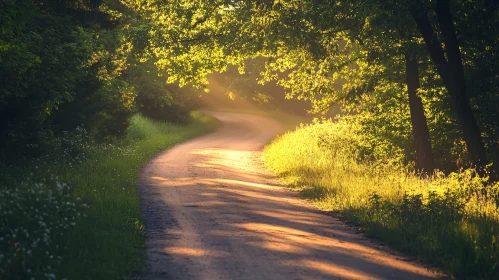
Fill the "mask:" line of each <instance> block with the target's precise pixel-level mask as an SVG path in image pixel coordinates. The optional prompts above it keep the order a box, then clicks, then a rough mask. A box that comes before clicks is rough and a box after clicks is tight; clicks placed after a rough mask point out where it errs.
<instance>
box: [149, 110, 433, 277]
mask: <svg viewBox="0 0 499 280" xmlns="http://www.w3.org/2000/svg"><path fill="white" fill-rule="evenodd" d="M215 116H216V117H217V118H219V119H220V120H221V121H222V127H221V128H220V129H219V130H218V131H217V132H215V133H213V134H210V135H207V136H204V137H201V138H198V139H195V140H193V141H190V142H187V143H185V144H181V145H178V146H176V147H175V148H173V149H171V150H169V151H166V152H164V153H163V154H161V155H159V156H158V157H156V158H155V159H154V160H153V161H151V163H150V164H149V165H148V166H147V167H146V168H145V170H144V172H143V174H142V177H141V181H140V185H141V187H140V194H141V203H142V212H143V216H144V219H145V226H146V237H147V246H148V248H147V256H148V262H149V266H150V274H149V275H148V277H149V278H152V279H332V278H342V279H425V278H435V277H437V276H438V275H437V274H435V273H434V272H432V271H430V270H427V269H425V268H424V267H422V266H421V265H418V264H416V263H414V262H409V261H407V260H405V259H404V258H403V257H401V256H399V255H396V254H394V253H390V252H388V250H387V249H386V248H384V247H383V246H381V245H379V244H377V243H373V242H371V241H369V240H368V239H366V238H365V237H363V236H362V235H359V234H358V233H356V232H355V231H353V230H352V229H351V228H348V227H346V226H345V225H343V224H342V223H340V222H339V221H338V220H336V219H334V218H332V217H329V216H327V215H326V214H324V213H322V212H320V211H318V210H315V209H313V208H312V207H310V206H309V205H308V204H307V203H305V202H304V201H303V200H301V199H300V198H299V197H298V196H297V194H296V193H294V192H291V191H289V190H288V189H286V188H283V187H282V186H280V185H279V183H278V182H277V181H276V180H275V179H274V178H273V177H272V176H269V175H268V174H266V172H265V171H264V170H263V169H262V166H261V163H260V162H261V161H260V156H261V153H260V150H261V148H262V147H263V145H264V144H266V143H267V142H268V141H269V140H271V139H272V137H273V136H274V135H275V134H276V133H278V132H279V131H280V129H281V127H280V125H279V124H278V123H276V122H274V121H272V120H269V119H266V118H263V117H257V116H247V115H238V114H229V113H215Z"/></svg>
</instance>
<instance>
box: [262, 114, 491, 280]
mask: <svg viewBox="0 0 499 280" xmlns="http://www.w3.org/2000/svg"><path fill="white" fill-rule="evenodd" d="M362 145H363V139H362V138H361V137H359V135H357V134H355V133H354V132H352V130H351V129H349V127H347V126H344V125H342V124H339V123H334V122H323V123H315V124H312V125H307V126H303V127H301V128H299V129H297V130H296V131H294V132H291V133H287V134H285V135H282V136H281V137H279V138H277V139H276V140H275V141H274V142H273V143H272V144H270V145H268V146H267V147H266V149H265V152H264V161H265V164H266V166H267V167H268V168H270V169H271V170H273V171H274V172H275V173H276V174H277V175H279V176H280V177H282V178H283V179H284V181H285V182H286V183H287V184H288V185H290V186H292V187H295V188H297V189H298V190H300V191H301V192H302V193H303V194H304V196H305V197H306V198H308V199H309V200H310V201H312V202H313V203H314V204H315V205H317V206H318V207H320V208H322V209H324V210H329V211H334V212H336V213H337V214H338V215H339V216H340V217H341V218H342V219H346V220H348V221H350V222H353V223H355V224H356V225H359V226H361V227H362V228H363V229H364V230H365V232H366V233H367V234H369V235H371V236H374V237H376V238H378V239H380V240H382V241H384V242H385V243H386V244H388V245H391V246H393V247H394V248H396V249H398V250H400V251H402V252H405V253H407V254H410V255H413V256H416V257H418V258H419V259H420V260H421V261H423V262H426V263H428V264H430V265H435V266H437V267H439V268H441V269H442V270H443V271H444V272H446V273H448V274H450V275H454V276H457V277H459V278H465V279H499V212H498V208H497V205H496V204H495V200H496V199H497V198H498V197H499V196H498V193H499V191H498V190H499V184H497V183H496V184H495V185H489V184H488V183H487V182H486V181H485V180H483V179H481V178H479V177H477V176H475V174H474V172H473V171H471V170H467V171H463V172H461V173H458V174H451V175H449V176H445V175H443V174H439V175H438V176H437V177H435V178H431V179H420V178H419V177H417V176H414V175H411V174H408V173H407V172H406V171H405V170H404V169H403V168H401V167H397V166H393V165H379V164H378V165H376V164H374V163H372V162H367V161H365V160H360V159H359V158H360V157H359V151H360V148H359V147H361V146H362ZM484 187H486V188H488V194H486V195H484V194H482V190H483V188H484Z"/></svg>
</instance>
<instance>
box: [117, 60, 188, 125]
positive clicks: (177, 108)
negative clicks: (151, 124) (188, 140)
mask: <svg viewBox="0 0 499 280" xmlns="http://www.w3.org/2000/svg"><path fill="white" fill-rule="evenodd" d="M126 75H127V76H128V80H129V81H130V83H131V84H133V86H134V90H135V92H136V93H137V97H136V99H135V103H136V105H137V107H138V111H139V112H140V113H141V114H142V115H144V116H146V117H149V118H152V119H154V120H157V121H169V122H176V123H186V122H187V121H189V111H190V110H191V109H194V108H193V106H192V103H194V102H193V100H192V99H193V98H192V96H191V95H190V94H188V93H187V92H185V91H184V92H183V91H181V90H180V89H178V88H176V87H175V86H174V85H169V86H168V85H167V84H166V78H165V77H162V76H160V73H159V72H158V70H157V68H156V67H155V66H154V64H152V63H151V62H145V63H138V64H136V65H135V66H134V67H131V69H129V70H128V71H127V74H126ZM189 103H191V105H189Z"/></svg>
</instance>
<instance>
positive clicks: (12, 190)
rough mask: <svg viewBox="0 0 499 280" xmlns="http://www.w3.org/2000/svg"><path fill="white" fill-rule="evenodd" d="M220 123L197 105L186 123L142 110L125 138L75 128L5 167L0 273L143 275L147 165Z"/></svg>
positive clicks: (0, 194)
mask: <svg viewBox="0 0 499 280" xmlns="http://www.w3.org/2000/svg"><path fill="white" fill-rule="evenodd" d="M216 125H217V123H216V121H215V120H214V119H212V118H210V117H208V116H205V115H203V114H200V113H193V114H192V122H191V123H190V124H189V125H187V126H176V125H172V124H168V123H157V122H153V121H151V120H148V119H146V118H144V117H141V116H135V117H134V118H133V119H132V126H131V127H130V130H129V132H128V135H127V137H126V139H124V140H121V141H120V143H118V144H114V145H111V144H95V143H93V144H92V143H90V144H89V142H88V139H85V136H84V133H83V136H81V135H80V136H78V135H77V136H71V137H70V136H68V138H67V139H66V140H64V141H61V143H62V148H61V152H60V154H59V155H50V156H49V157H47V158H44V159H40V160H38V161H34V162H33V164H32V165H31V166H30V167H28V168H26V169H25V170H19V169H16V168H13V169H10V170H9V171H5V170H4V171H3V172H2V180H1V183H2V186H1V188H0V219H1V220H0V236H2V237H1V238H0V249H1V250H0V252H1V253H0V278H2V279H6V278H7V279H30V278H31V277H34V278H35V279H39V278H48V279H64V278H67V279H128V278H134V277H135V276H136V275H140V273H141V271H142V269H143V268H144V255H143V252H144V251H143V248H144V235H143V225H142V221H141V217H140V211H139V200H138V194H137V179H138V176H139V173H140V171H141V168H142V166H143V165H144V164H145V163H146V162H147V161H148V160H149V159H150V158H151V157H153V156H154V155H155V154H156V153H158V152H160V151H161V150H164V149H166V148H168V147H171V146H173V145H175V144H177V143H180V142H182V141H185V140H187V139H190V138H193V137H195V136H198V135H201V134H203V133H206V132H209V131H211V130H213V129H214V128H215V127H216ZM65 143H66V144H65ZM65 147H66V148H65Z"/></svg>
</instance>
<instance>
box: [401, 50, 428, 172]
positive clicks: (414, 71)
mask: <svg viewBox="0 0 499 280" xmlns="http://www.w3.org/2000/svg"><path fill="white" fill-rule="evenodd" d="M405 70H406V72H405V75H406V82H407V93H408V94H409V108H410V111H411V122H412V134H413V136H414V145H415V147H416V170H417V171H418V172H421V173H422V174H426V175H428V174H431V173H433V172H434V168H435V164H434V161H433V151H432V149H431V141H430V132H429V130H428V124H427V121H426V116H425V114H424V109H423V102H422V101H421V98H419V96H418V95H417V91H418V89H419V66H418V61H417V60H416V58H414V57H411V56H410V55H409V54H406V55H405Z"/></svg>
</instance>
